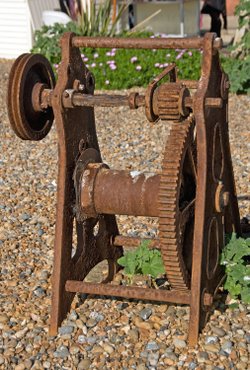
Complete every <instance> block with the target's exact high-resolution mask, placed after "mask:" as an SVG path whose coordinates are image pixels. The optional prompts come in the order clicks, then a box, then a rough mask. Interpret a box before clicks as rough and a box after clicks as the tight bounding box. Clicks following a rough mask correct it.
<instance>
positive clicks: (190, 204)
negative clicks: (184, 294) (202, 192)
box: [159, 118, 197, 290]
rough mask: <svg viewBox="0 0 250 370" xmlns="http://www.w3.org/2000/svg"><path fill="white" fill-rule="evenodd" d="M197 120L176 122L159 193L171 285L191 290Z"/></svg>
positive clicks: (163, 246) (162, 242)
mask: <svg viewBox="0 0 250 370" xmlns="http://www.w3.org/2000/svg"><path fill="white" fill-rule="evenodd" d="M196 157H197V151H196V139H195V122H194V120H193V119H192V118H189V119H187V120H186V121H184V122H178V123H173V124H172V127H171V130H170V134H169V137H168V140H167V143H166V149H165V153H164V159H163V165H162V174H161V181H160V192H159V207H160V217H159V238H160V246H161V253H162V257H163V262H164V265H165V268H166V274H167V278H168V280H169V283H170V285H171V286H172V288H176V289H184V290H185V289H189V287H190V276H191V267H192V249H193V233H194V208H195V196H196V177H197V174H196V163H197V158H196Z"/></svg>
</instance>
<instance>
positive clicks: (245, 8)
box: [223, 0, 250, 94]
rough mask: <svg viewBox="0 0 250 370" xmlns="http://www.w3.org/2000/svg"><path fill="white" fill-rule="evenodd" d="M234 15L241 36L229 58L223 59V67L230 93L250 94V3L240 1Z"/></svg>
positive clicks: (243, 0) (244, 0)
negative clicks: (227, 75) (237, 21)
mask: <svg viewBox="0 0 250 370" xmlns="http://www.w3.org/2000/svg"><path fill="white" fill-rule="evenodd" d="M235 14H236V15H238V17H239V18H238V19H239V28H240V29H241V31H242V34H243V36H242V38H241V40H240V41H239V42H238V43H237V44H236V45H234V46H233V47H232V48H231V53H230V54H229V56H227V57H226V56H224V57H223V67H224V69H225V71H226V72H227V73H228V74H229V79H230V83H231V88H230V90H231V92H234V93H237V94H240V93H250V73H249V71H250V1H247V0H240V2H239V5H238V6H237V7H236V11H235Z"/></svg>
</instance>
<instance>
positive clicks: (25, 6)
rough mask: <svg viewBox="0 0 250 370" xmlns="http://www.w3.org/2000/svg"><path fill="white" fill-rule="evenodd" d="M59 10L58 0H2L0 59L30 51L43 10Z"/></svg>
mask: <svg viewBox="0 0 250 370" xmlns="http://www.w3.org/2000/svg"><path fill="white" fill-rule="evenodd" d="M55 8H59V2H58V0H0V58H8V59H12V58H16V57H17V56H18V55H20V54H22V53H27V52H29V51H30V49H31V47H32V42H33V32H34V30H35V29H38V28H40V27H41V25H42V12H43V10H53V9H55Z"/></svg>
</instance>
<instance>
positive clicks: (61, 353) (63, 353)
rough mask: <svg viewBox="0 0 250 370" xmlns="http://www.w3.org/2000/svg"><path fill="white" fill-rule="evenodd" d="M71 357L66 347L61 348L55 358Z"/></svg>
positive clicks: (55, 353) (56, 352)
mask: <svg viewBox="0 0 250 370" xmlns="http://www.w3.org/2000/svg"><path fill="white" fill-rule="evenodd" d="M68 356H69V350H68V348H67V347H66V346H60V347H59V348H58V349H57V350H56V351H55V352H54V357H58V358H65V357H68Z"/></svg>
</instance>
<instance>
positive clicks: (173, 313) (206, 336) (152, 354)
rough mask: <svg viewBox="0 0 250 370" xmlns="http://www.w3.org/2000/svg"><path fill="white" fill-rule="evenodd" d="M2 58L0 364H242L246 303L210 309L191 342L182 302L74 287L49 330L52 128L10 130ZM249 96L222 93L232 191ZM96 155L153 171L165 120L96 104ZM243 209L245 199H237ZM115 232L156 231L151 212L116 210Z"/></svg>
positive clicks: (242, 173)
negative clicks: (68, 306) (54, 329)
mask: <svg viewBox="0 0 250 370" xmlns="http://www.w3.org/2000/svg"><path fill="white" fill-rule="evenodd" d="M9 68H10V63H7V62H3V61H2V62H1V61H0V82H1V86H2V89H1V92H0V107H1V108H0V134H1V143H0V149H1V154H0V185H1V199H0V221H1V223H0V245H1V259H0V261H1V266H0V268H1V275H0V307H1V311H0V368H1V369H15V370H22V369H79V370H81V369H88V368H90V369H102V368H103V369H123V370H125V369H137V370H143V369H170V370H172V369H208V370H209V369H211V370H212V369H214V370H220V369H249V354H250V324H249V318H250V306H244V305H239V309H236V310H234V311H232V310H229V309H228V308H227V306H225V305H224V303H221V302H219V301H217V302H216V304H215V306H216V307H215V311H214V313H213V315H212V317H211V319H210V321H209V323H208V324H207V325H206V327H205V329H204V331H203V333H202V334H201V335H200V339H199V343H198V346H197V347H196V348H195V349H192V350H189V349H188V348H187V329H188V319H189V308H188V307H186V306H177V305H171V306H168V305H166V304H159V305H156V304H149V303H147V302H135V301H132V302H131V301H128V300H123V301H122V300H117V299H97V298H93V297H91V296H89V297H88V298H87V299H86V300H82V299H81V297H77V298H76V299H75V300H74V302H73V305H72V310H71V313H70V314H69V316H68V318H67V320H65V321H64V323H63V326H62V327H61V328H60V331H59V335H58V336H56V337H49V335H48V325H49V310H50V302H51V281H50V280H51V273H52V263H53V235H54V220H55V196H56V170H57V167H56V163H57V145H56V134H55V128H52V130H51V132H50V134H49V135H48V136H47V137H46V138H45V139H44V140H43V141H41V142H38V143H33V142H28V141H26V142H23V141H21V140H19V139H18V138H17V137H15V135H14V134H13V132H12V131H11V130H10V127H9V123H8V118H7V113H6V103H5V91H6V83H7V79H8V72H9ZM249 102H250V97H247V96H239V97H237V96H231V97H230V129H231V137H230V139H231V149H232V156H233V163H234V170H235V176H236V186H237V191H238V194H246V193H250V189H249V173H250V171H249V153H250V150H249V136H250V121H249V116H250V108H249ZM96 120H97V130H98V136H99V141H100V147H101V151H102V154H103V158H104V161H106V163H108V164H109V166H110V167H111V168H116V169H119V168H123V169H131V170H138V169H140V170H147V171H151V172H152V171H157V170H160V166H161V150H162V149H161V148H163V143H164V139H165V137H166V135H167V128H166V127H164V126H163V125H161V123H159V124H158V125H156V126H154V127H153V128H152V127H150V126H149V124H148V123H147V122H146V120H145V118H144V116H143V113H142V112H141V113H138V112H134V111H131V112H129V114H127V111H126V110H125V109H123V108H116V109H110V110H104V109H97V111H96ZM240 211H241V216H246V215H248V217H250V209H249V203H247V202H246V201H245V202H241V203H240ZM119 226H120V229H121V232H122V233H128V234H131V235H135V234H136V233H138V230H139V234H140V235H142V236H147V235H152V236H153V235H155V234H156V230H157V224H156V220H149V219H146V218H138V219H136V220H134V219H132V218H130V217H120V218H119Z"/></svg>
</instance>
